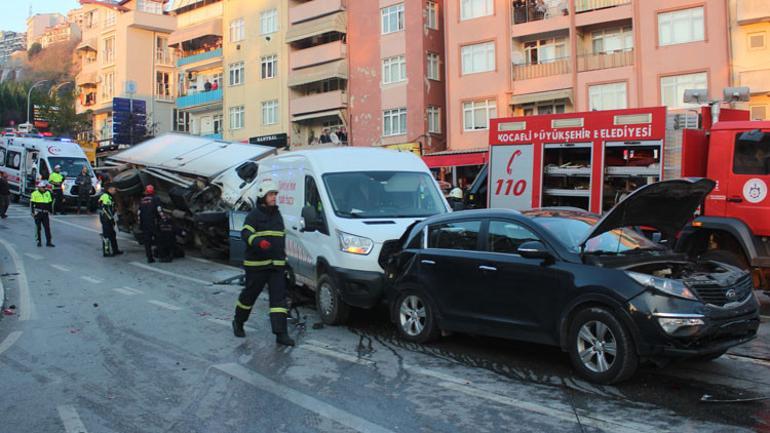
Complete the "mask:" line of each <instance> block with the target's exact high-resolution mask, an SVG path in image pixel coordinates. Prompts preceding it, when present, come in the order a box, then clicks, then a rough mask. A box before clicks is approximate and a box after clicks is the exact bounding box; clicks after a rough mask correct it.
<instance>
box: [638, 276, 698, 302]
mask: <svg viewBox="0 0 770 433" xmlns="http://www.w3.org/2000/svg"><path fill="white" fill-rule="evenodd" d="M626 275H628V276H629V277H631V278H633V279H634V281H636V282H637V283H639V284H641V285H643V286H645V287H649V288H651V289H654V290H657V291H659V292H661V293H664V294H666V295H671V296H676V297H677V298H683V299H690V300H693V301H697V300H698V298H697V297H696V296H695V294H693V292H692V291H691V290H690V289H689V288H688V287H687V286H685V285H684V283H682V282H681V281H677V280H671V279H668V278H659V277H653V276H652V275H647V274H640V273H638V272H631V271H626Z"/></svg>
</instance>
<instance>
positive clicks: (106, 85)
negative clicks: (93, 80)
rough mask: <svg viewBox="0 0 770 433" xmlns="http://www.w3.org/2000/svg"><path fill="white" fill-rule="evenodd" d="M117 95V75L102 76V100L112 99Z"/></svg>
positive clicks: (109, 73) (107, 74) (111, 73)
mask: <svg viewBox="0 0 770 433" xmlns="http://www.w3.org/2000/svg"><path fill="white" fill-rule="evenodd" d="M113 95H115V73H114V72H107V73H106V74H104V75H102V99H112V97H113Z"/></svg>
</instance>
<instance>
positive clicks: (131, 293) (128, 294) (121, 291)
mask: <svg viewBox="0 0 770 433" xmlns="http://www.w3.org/2000/svg"><path fill="white" fill-rule="evenodd" d="M112 290H113V291H116V292H118V293H120V294H123V295H126V296H136V295H137V294H136V293H134V292H132V291H130V290H126V289H112Z"/></svg>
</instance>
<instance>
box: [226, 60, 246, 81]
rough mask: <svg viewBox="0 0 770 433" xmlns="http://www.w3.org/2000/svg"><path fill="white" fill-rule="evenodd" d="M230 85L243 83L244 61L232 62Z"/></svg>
mask: <svg viewBox="0 0 770 433" xmlns="http://www.w3.org/2000/svg"><path fill="white" fill-rule="evenodd" d="M228 69H229V72H230V85H231V86H239V85H241V84H243V72H244V70H243V62H238V63H231V64H230V66H229V68H228Z"/></svg>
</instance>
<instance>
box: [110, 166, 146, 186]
mask: <svg viewBox="0 0 770 433" xmlns="http://www.w3.org/2000/svg"><path fill="white" fill-rule="evenodd" d="M110 185H112V186H114V187H115V188H117V189H119V190H129V189H132V188H133V187H134V186H136V185H139V186H140V188H141V185H142V178H141V176H140V172H139V170H137V169H135V168H134V169H131V170H126V171H123V172H120V173H118V174H117V175H115V177H113V178H112V182H110Z"/></svg>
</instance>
